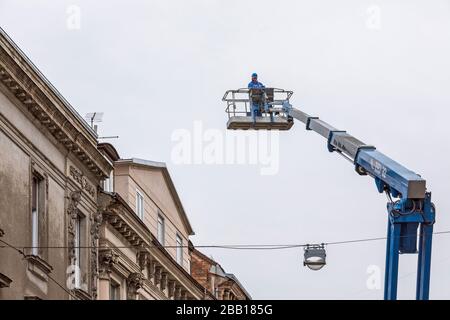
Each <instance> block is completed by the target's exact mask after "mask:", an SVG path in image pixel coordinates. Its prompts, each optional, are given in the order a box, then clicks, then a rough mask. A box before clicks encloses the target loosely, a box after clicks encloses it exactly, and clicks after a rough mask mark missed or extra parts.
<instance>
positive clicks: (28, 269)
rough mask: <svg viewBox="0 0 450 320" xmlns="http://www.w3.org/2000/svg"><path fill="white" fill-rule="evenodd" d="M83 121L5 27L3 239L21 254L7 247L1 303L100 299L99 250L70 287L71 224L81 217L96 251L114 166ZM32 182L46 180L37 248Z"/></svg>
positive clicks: (0, 65)
mask: <svg viewBox="0 0 450 320" xmlns="http://www.w3.org/2000/svg"><path fill="white" fill-rule="evenodd" d="M78 119H79V115H78V114H76V112H75V111H74V110H73V109H71V107H69V106H68V105H67V103H66V102H65V101H64V100H63V98H62V97H60V96H59V94H58V93H57V92H56V91H55V90H54V88H53V87H51V85H50V84H49V83H48V82H47V80H46V79H45V78H43V76H42V75H41V74H40V73H39V72H38V71H37V70H36V69H35V67H34V66H33V65H32V64H31V62H30V61H29V60H28V59H27V58H26V57H25V56H24V55H23V53H21V51H20V50H19V49H18V48H17V47H16V46H15V44H14V43H13V42H12V40H11V39H9V38H8V37H7V35H6V34H5V33H4V32H3V30H1V29H0V229H1V230H2V232H1V233H0V234H2V236H1V238H0V240H2V241H5V243H8V244H9V245H12V246H14V247H17V248H18V250H13V249H11V248H1V249H0V299H24V298H30V299H68V298H69V297H71V298H92V297H95V294H96V287H97V279H96V278H95V277H93V276H92V275H93V274H95V273H96V270H95V269H96V265H95V264H93V261H94V260H95V259H96V252H95V250H94V251H91V250H89V249H80V254H79V255H78V254H77V261H79V262H80V266H81V276H80V285H79V286H76V287H73V286H71V283H72V282H68V281H67V280H68V279H69V278H70V276H71V274H68V273H67V271H68V269H70V268H69V266H70V265H71V264H73V263H74V261H75V258H74V257H75V255H74V251H73V250H74V245H73V242H71V240H72V239H73V228H72V226H73V222H74V215H75V216H80V217H81V218H80V221H81V223H80V225H81V227H80V242H81V244H82V245H85V246H95V245H96V240H95V238H94V237H92V236H91V235H95V233H96V222H95V218H96V215H97V205H96V203H97V186H98V185H99V183H100V181H101V179H103V178H104V176H105V173H106V172H108V171H110V170H111V169H112V166H111V163H109V162H108V161H107V160H106V159H105V158H104V157H103V156H102V155H101V154H100V153H99V151H98V150H97V149H96V139H95V136H94V135H93V134H92V133H91V132H89V129H88V128H87V125H85V124H83V123H82V122H80V121H79V120H78ZM33 176H36V177H39V180H40V183H39V194H40V196H39V197H38V200H39V201H38V202H39V205H38V206H39V215H38V216H39V218H38V220H39V222H38V223H36V224H34V225H35V226H36V229H37V230H38V234H39V237H38V238H39V240H38V241H39V243H38V246H39V248H36V249H35V250H33V249H32V248H31V246H32V239H31V237H32V225H33V222H32V193H33V192H32V180H33ZM36 229H35V230H36ZM5 243H2V245H4V244H5ZM49 247H56V248H49ZM72 269H73V268H72ZM50 277H51V278H53V279H54V280H55V281H56V282H57V283H58V284H57V283H55V281H53V280H51V279H50ZM59 285H62V286H63V287H64V289H62V288H60V287H59Z"/></svg>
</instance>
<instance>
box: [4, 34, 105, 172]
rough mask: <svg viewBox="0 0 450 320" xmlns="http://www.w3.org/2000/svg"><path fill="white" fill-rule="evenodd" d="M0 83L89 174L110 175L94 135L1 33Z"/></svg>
mask: <svg viewBox="0 0 450 320" xmlns="http://www.w3.org/2000/svg"><path fill="white" fill-rule="evenodd" d="M0 82H1V83H2V84H3V85H4V86H5V87H6V88H7V90H8V91H10V92H11V93H12V94H13V95H14V96H15V97H16V98H17V99H18V101H20V102H21V103H22V105H23V106H24V108H25V109H26V110H28V112H29V113H30V114H31V115H33V116H34V117H35V118H36V119H37V120H38V121H39V122H40V123H41V124H42V126H43V127H45V128H46V130H47V131H48V132H49V133H50V134H51V135H52V136H53V137H54V138H55V139H56V140H57V141H58V142H59V143H61V144H62V145H63V146H64V148H66V149H67V150H68V151H69V152H72V153H73V154H74V155H75V156H76V157H77V158H78V159H79V160H80V161H81V163H83V164H84V165H85V166H86V167H87V169H88V170H89V171H90V172H91V173H93V174H94V175H95V176H97V177H99V178H106V177H107V176H108V175H109V173H110V172H111V170H112V165H111V163H110V162H109V161H108V160H107V159H106V158H105V157H104V156H103V155H102V154H101V153H100V151H98V150H97V140H96V134H95V133H94V132H93V131H92V129H90V128H89V126H88V125H87V124H86V123H84V120H83V119H82V118H81V117H80V116H79V115H78V113H77V112H76V111H75V109H73V107H71V106H70V105H69V104H68V102H67V101H65V99H64V98H63V97H62V96H61V95H60V94H59V93H58V92H57V91H56V89H55V88H53V86H52V85H51V84H50V83H49V82H48V80H46V79H45V77H44V76H43V75H42V74H41V73H40V72H39V71H38V70H37V68H36V67H35V66H34V65H33V64H32V63H31V61H29V59H28V58H27V57H26V56H25V55H24V54H23V53H22V52H21V51H20V49H19V48H18V47H17V46H16V45H15V44H14V43H13V42H12V40H11V39H9V37H8V36H7V35H6V34H5V33H4V31H3V30H1V29H0Z"/></svg>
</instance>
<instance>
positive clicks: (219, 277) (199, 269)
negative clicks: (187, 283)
mask: <svg viewBox="0 0 450 320" xmlns="http://www.w3.org/2000/svg"><path fill="white" fill-rule="evenodd" d="M189 251H190V255H191V274H192V276H193V277H194V279H195V280H197V282H198V283H200V284H201V285H202V286H203V287H204V288H205V289H206V290H207V291H208V292H210V293H211V294H212V295H213V296H214V297H215V298H216V299H218V300H251V296H250V294H249V293H248V292H247V291H246V290H245V288H244V286H243V285H242V284H241V283H240V282H239V280H238V279H237V277H236V276H235V275H234V274H232V273H227V272H225V270H224V269H223V268H222V266H221V265H220V264H219V263H217V262H216V261H214V260H213V259H212V258H209V257H207V256H206V255H204V254H203V253H202V252H200V251H198V250H197V249H196V248H194V246H193V245H192V244H190V246H189Z"/></svg>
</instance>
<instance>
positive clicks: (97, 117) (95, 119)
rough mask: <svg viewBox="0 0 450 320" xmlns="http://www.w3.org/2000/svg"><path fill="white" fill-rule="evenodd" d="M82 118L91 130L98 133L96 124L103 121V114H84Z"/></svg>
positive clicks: (111, 137)
mask: <svg viewBox="0 0 450 320" xmlns="http://www.w3.org/2000/svg"><path fill="white" fill-rule="evenodd" d="M84 118H85V119H86V120H87V121H88V122H89V125H90V126H91V128H92V129H94V131H95V132H96V133H98V125H97V124H96V123H99V122H102V121H103V112H89V113H87V114H86V116H85V117H84ZM117 138H119V136H104V137H98V139H117Z"/></svg>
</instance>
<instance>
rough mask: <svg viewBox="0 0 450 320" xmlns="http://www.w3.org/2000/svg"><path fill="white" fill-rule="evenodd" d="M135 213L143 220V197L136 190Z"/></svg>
mask: <svg viewBox="0 0 450 320" xmlns="http://www.w3.org/2000/svg"><path fill="white" fill-rule="evenodd" d="M136 213H137V215H138V216H139V218H141V220H143V219H144V197H143V196H142V193H140V192H139V191H138V190H136Z"/></svg>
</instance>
